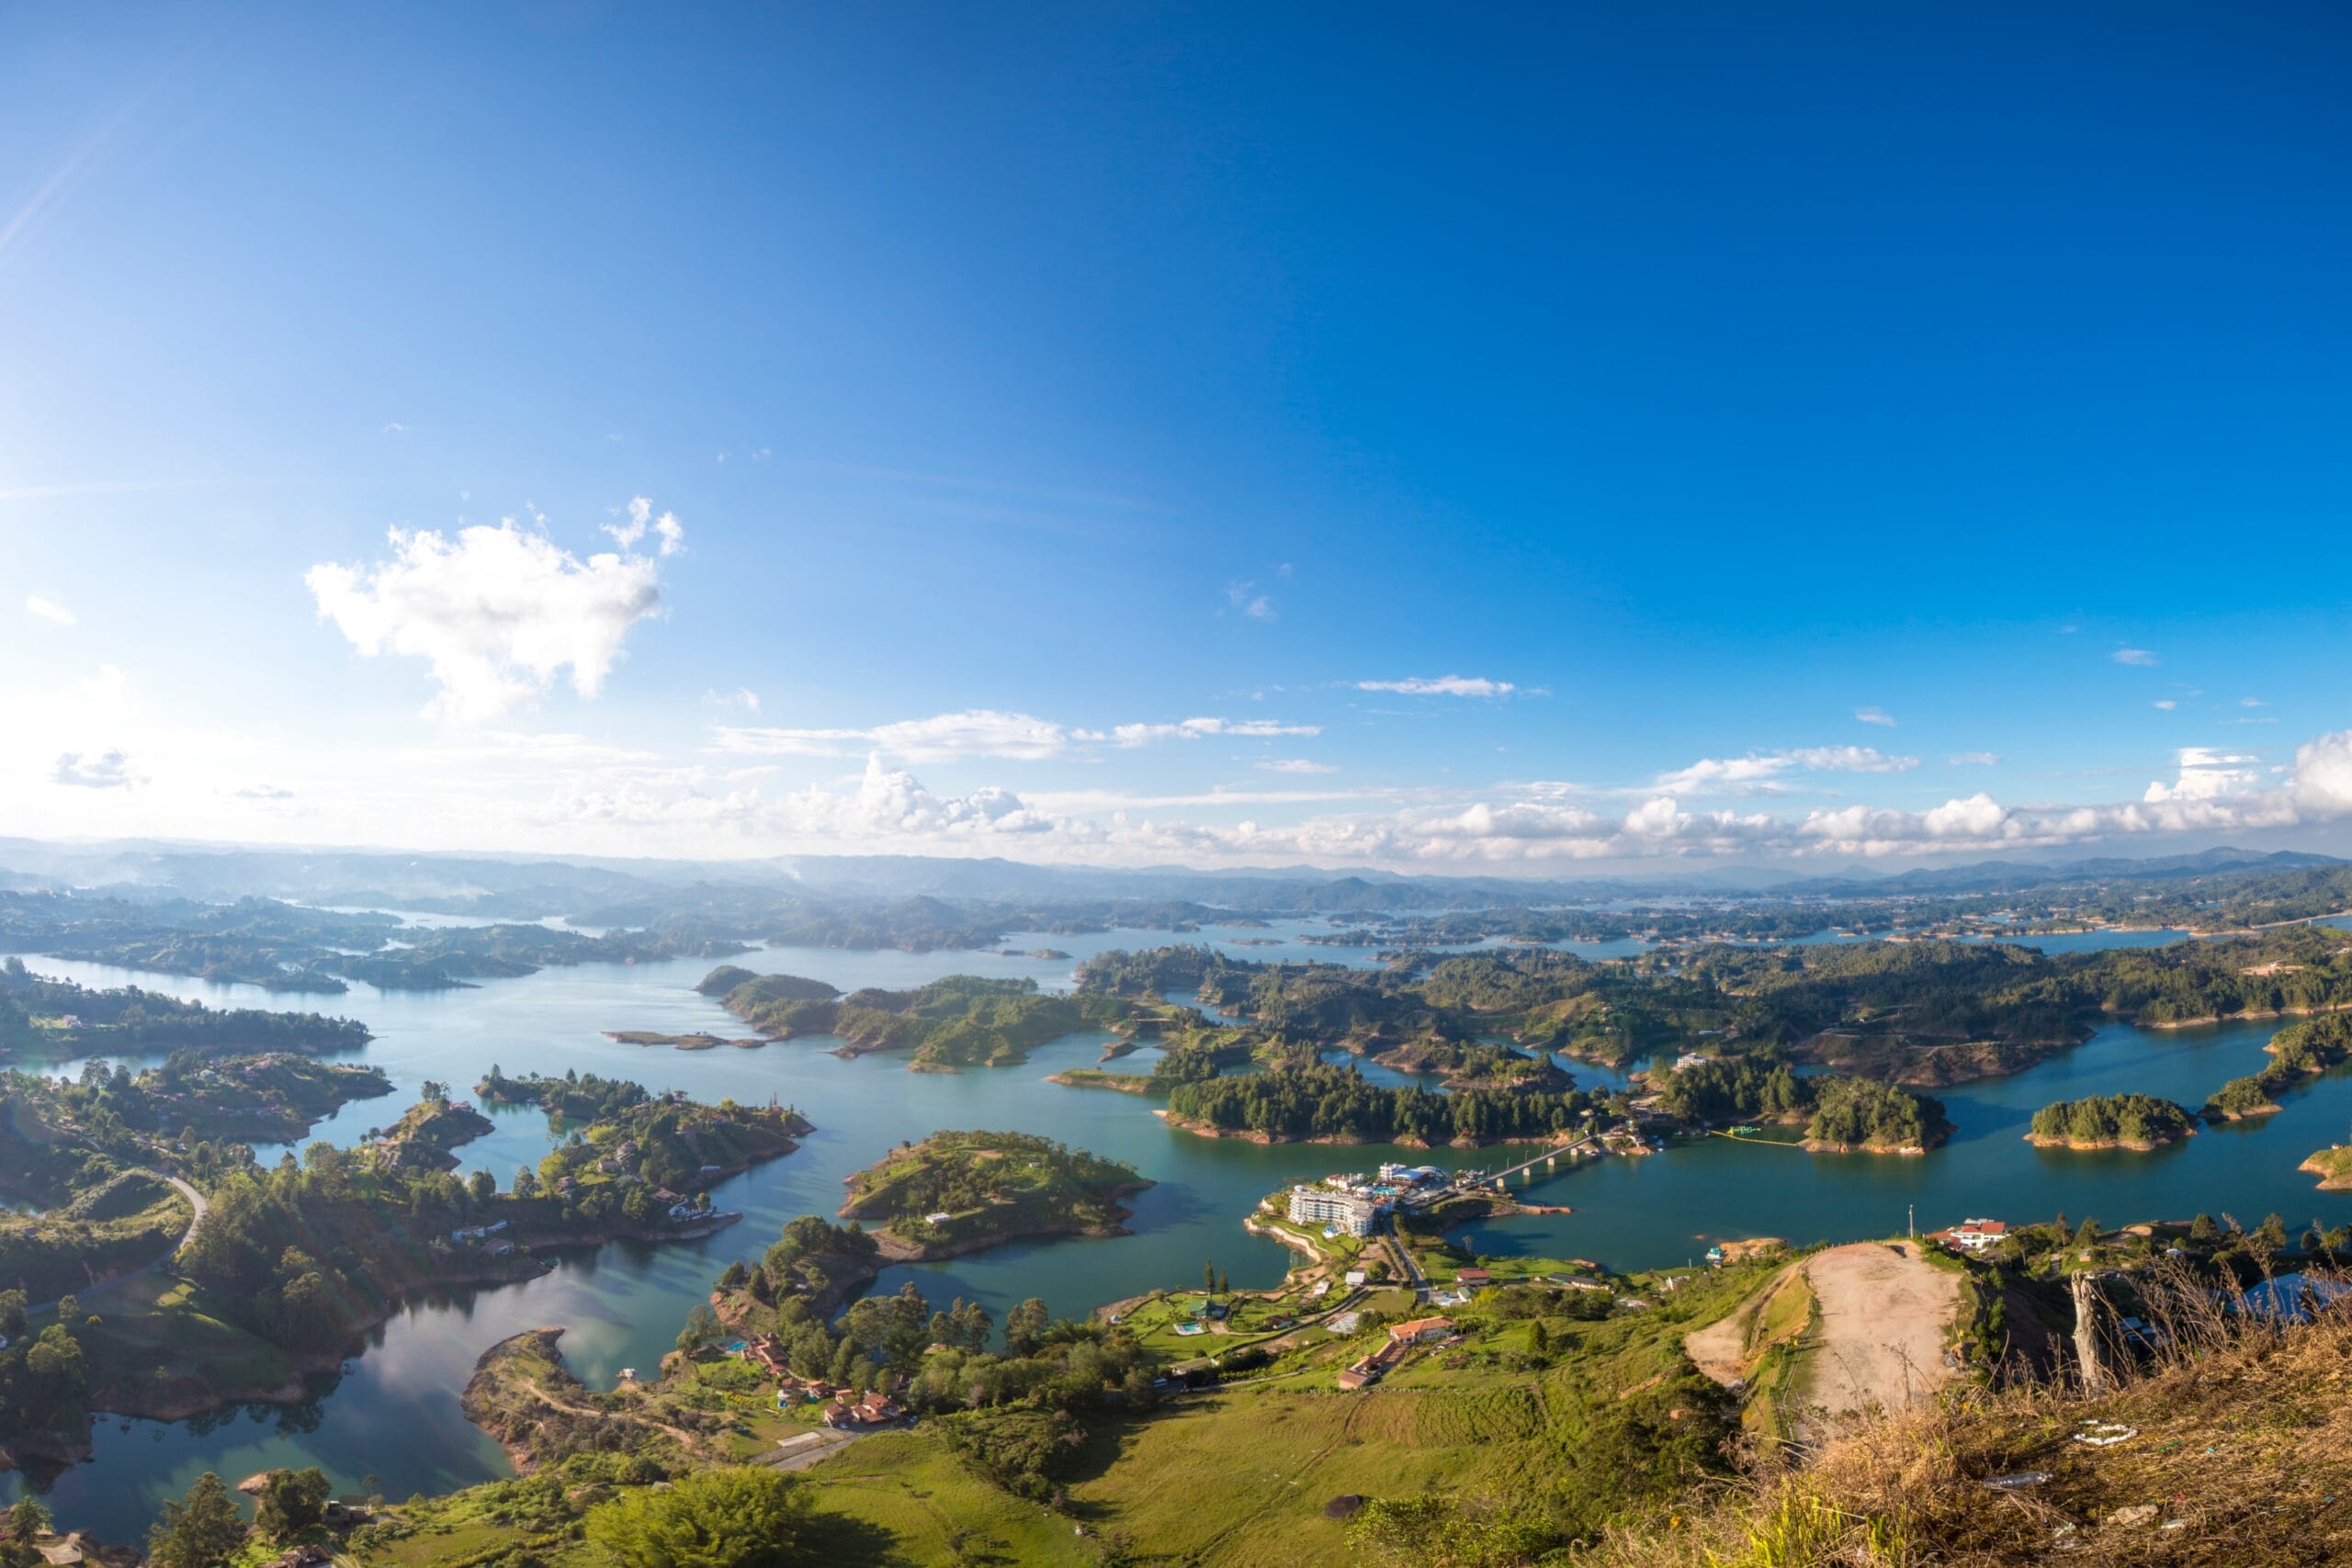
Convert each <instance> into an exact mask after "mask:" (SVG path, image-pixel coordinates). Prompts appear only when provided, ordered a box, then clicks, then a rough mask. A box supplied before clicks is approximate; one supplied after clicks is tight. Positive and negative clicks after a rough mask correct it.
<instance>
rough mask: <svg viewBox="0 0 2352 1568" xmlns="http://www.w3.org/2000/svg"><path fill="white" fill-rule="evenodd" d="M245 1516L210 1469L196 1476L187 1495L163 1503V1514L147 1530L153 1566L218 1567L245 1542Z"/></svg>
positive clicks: (178, 1567)
mask: <svg viewBox="0 0 2352 1568" xmlns="http://www.w3.org/2000/svg"><path fill="white" fill-rule="evenodd" d="M244 1540H245V1521H244V1517H243V1515H242V1514H240V1513H239V1512H238V1511H237V1500H236V1498H235V1497H233V1496H232V1495H230V1492H229V1487H228V1483H225V1482H223V1481H222V1480H221V1479H220V1477H219V1476H217V1475H215V1474H213V1473H212V1472H210V1471H209V1470H208V1471H206V1472H204V1473H203V1474H202V1475H199V1476H198V1477H197V1478H196V1484H195V1485H193V1486H191V1487H189V1488H188V1489H187V1497H186V1498H184V1499H183V1500H181V1501H180V1502H177V1503H166V1504H164V1516H163V1517H162V1519H161V1520H159V1521H158V1522H157V1523H156V1525H155V1528H154V1529H152V1530H150V1531H148V1532H147V1554H148V1556H149V1558H150V1559H151V1560H152V1561H153V1563H154V1565H155V1568H217V1565H218V1564H220V1563H222V1562H227V1561H228V1560H229V1558H231V1557H232V1556H233V1555H234V1554H235V1552H236V1551H237V1548H238V1547H240V1546H242V1545H243V1544H244Z"/></svg>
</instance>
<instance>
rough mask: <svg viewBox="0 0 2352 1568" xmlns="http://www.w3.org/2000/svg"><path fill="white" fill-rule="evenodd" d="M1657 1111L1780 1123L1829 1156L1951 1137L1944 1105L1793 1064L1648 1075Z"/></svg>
mask: <svg viewBox="0 0 2352 1568" xmlns="http://www.w3.org/2000/svg"><path fill="white" fill-rule="evenodd" d="M1649 1083H1650V1087H1651V1092H1652V1094H1653V1095H1654V1096H1655V1097H1656V1099H1655V1104H1656V1107H1657V1110H1658V1111H1663V1112H1665V1113H1666V1114H1668V1115H1669V1116H1672V1117H1674V1118H1676V1119H1677V1120H1679V1121H1680V1122H1684V1123H1686V1124H1690V1125H1697V1126H1702V1127H1703V1126H1706V1125H1708V1124H1711V1123H1715V1122H1766V1123H1772V1122H1779V1123H1785V1124H1789V1125H1794V1126H1802V1127H1804V1140H1803V1146H1804V1148H1806V1149H1808V1150H1811V1151H1813V1152H1815V1153H1822V1154H1925V1153H1926V1152H1927V1151H1928V1150H1929V1149H1931V1148H1933V1147H1935V1146H1936V1145H1938V1144H1940V1143H1942V1142H1943V1141H1944V1139H1946V1138H1947V1137H1949V1136H1951V1122H1950V1121H1948V1120H1947V1119H1946V1118H1945V1115H1944V1108H1943V1102H1942V1101H1940V1100H1934V1099H1931V1098H1929V1097H1928V1096H1926V1095H1918V1094H1912V1093H1910V1092H1908V1091H1907V1090H1905V1089H1896V1088H1894V1087H1893V1086H1892V1085H1888V1084H1883V1083H1880V1082H1878V1081H1876V1080H1874V1079H1871V1078H1856V1077H1846V1076H1844V1075H1841V1074H1836V1073H1818V1074H1800V1073H1797V1072H1795V1071H1793V1070H1792V1068H1791V1067H1790V1066H1789V1065H1788V1064H1787V1063H1786V1062H1771V1061H1764V1060H1753V1059H1745V1058H1730V1059H1716V1058H1708V1059H1702V1060H1700V1061H1696V1062H1691V1063H1689V1064H1686V1065H1684V1066H1677V1067H1674V1068H1671V1069H1669V1070H1666V1071H1655V1070H1654V1071H1652V1072H1651V1073H1650V1075H1649Z"/></svg>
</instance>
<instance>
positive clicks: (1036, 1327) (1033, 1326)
mask: <svg viewBox="0 0 2352 1568" xmlns="http://www.w3.org/2000/svg"><path fill="white" fill-rule="evenodd" d="M1047 1321H1048V1320H1047V1317H1046V1303H1044V1302H1041V1301H1039V1300H1038V1299H1037V1298H1036V1297H1035V1296H1031V1297H1030V1298H1029V1299H1028V1300H1027V1301H1025V1302H1023V1303H1021V1304H1020V1305H1018V1306H1016V1307H1014V1308H1012V1310H1011V1311H1010V1312H1008V1313H1006V1314H1004V1352H1005V1354H1006V1355H1008V1356H1028V1355H1033V1354H1035V1351H1036V1349H1037V1347H1038V1345H1039V1344H1041V1343H1043V1341H1044V1340H1045V1337H1046V1322H1047Z"/></svg>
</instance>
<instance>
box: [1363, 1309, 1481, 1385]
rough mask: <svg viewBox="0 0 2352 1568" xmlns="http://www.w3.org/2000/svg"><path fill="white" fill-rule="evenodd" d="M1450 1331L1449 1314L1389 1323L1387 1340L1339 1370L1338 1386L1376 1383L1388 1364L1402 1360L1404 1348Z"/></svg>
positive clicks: (1442, 1335)
mask: <svg viewBox="0 0 2352 1568" xmlns="http://www.w3.org/2000/svg"><path fill="white" fill-rule="evenodd" d="M1452 1333H1453V1319H1452V1318H1450V1317H1417V1318H1414V1319H1412V1320H1411V1321H1410V1322H1407V1323H1398V1324H1392V1325H1389V1329H1388V1342H1387V1343H1386V1344H1385V1345H1383V1346H1382V1347H1381V1348H1379V1349H1377V1350H1374V1352H1373V1353H1372V1354H1371V1355H1369V1356H1365V1357H1363V1358H1362V1359H1359V1360H1357V1361H1355V1362H1353V1363H1351V1365H1349V1366H1348V1367H1346V1368H1345V1369H1343V1370H1342V1371H1340V1387H1341V1388H1349V1389H1353V1388H1363V1387H1366V1386H1368V1385H1370V1384H1372V1383H1375V1382H1379V1381H1380V1380H1381V1378H1382V1377H1383V1376H1385V1374H1386V1373H1387V1371H1388V1370H1389V1369H1390V1368H1391V1367H1394V1366H1395V1365H1396V1364H1397V1362H1398V1361H1400V1360H1402V1359H1404V1356H1405V1352H1406V1351H1408V1350H1409V1349H1411V1348H1413V1347H1414V1346H1416V1345H1426V1344H1428V1343H1429V1342H1430V1341H1431V1340H1434V1339H1442V1338H1444V1337H1446V1336H1447V1335H1449V1334H1452Z"/></svg>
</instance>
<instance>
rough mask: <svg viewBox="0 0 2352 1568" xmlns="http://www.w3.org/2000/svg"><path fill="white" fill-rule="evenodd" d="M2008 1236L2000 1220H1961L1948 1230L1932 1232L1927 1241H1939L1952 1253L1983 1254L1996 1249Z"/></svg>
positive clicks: (2007, 1229)
mask: <svg viewBox="0 0 2352 1568" xmlns="http://www.w3.org/2000/svg"><path fill="white" fill-rule="evenodd" d="M2008 1234H2009V1227H2008V1224H2007V1222H2005V1221H2002V1220H1963V1221H1962V1222H1961V1223H1960V1224H1956V1225H1953V1226H1952V1227H1951V1229H1949V1230H1939V1231H1932V1232H1930V1233H1929V1234H1928V1240H1929V1241H1939V1242H1941V1243H1943V1245H1944V1246H1946V1247H1950V1248H1951V1250H1952V1251H1954V1252H1983V1251H1985V1249H1987V1248H1988V1247H1998V1246H1999V1245H2000V1244H2001V1242H2002V1240H2003V1239H2004V1238H2006V1237H2007V1235H2008Z"/></svg>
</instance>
